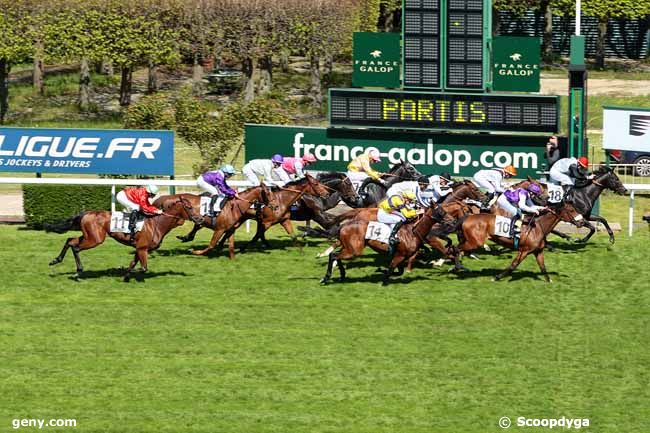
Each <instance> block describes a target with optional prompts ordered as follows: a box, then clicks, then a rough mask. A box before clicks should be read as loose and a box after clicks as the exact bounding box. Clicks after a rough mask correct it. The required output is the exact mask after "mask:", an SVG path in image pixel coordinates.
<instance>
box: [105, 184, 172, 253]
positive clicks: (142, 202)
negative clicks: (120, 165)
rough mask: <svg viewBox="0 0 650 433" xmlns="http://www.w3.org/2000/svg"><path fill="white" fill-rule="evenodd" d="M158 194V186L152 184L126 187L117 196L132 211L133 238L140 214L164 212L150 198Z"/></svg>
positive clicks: (130, 220)
mask: <svg viewBox="0 0 650 433" xmlns="http://www.w3.org/2000/svg"><path fill="white" fill-rule="evenodd" d="M156 194H158V187H157V186H156V185H153V184H151V185H147V186H146V187H143V186H141V187H128V188H124V189H123V190H122V191H120V192H118V193H117V195H116V196H115V198H116V199H117V201H118V202H119V203H120V204H121V205H122V206H124V207H125V208H126V210H127V211H128V212H130V215H129V232H130V233H131V240H133V238H134V237H135V223H136V221H137V220H138V215H140V214H141V215H144V216H152V215H160V214H161V213H163V211H162V209H158V208H157V207H156V206H153V205H152V204H151V202H150V199H151V198H153V197H154V196H155V195H156Z"/></svg>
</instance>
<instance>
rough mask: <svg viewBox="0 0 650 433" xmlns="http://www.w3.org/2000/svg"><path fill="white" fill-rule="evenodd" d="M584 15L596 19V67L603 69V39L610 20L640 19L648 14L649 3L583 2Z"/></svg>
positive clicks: (628, 0)
mask: <svg viewBox="0 0 650 433" xmlns="http://www.w3.org/2000/svg"><path fill="white" fill-rule="evenodd" d="M582 10H583V13H584V14H585V15H588V16H593V17H596V18H598V40H597V43H596V67H598V68H601V69H602V68H604V67H605V37H606V36H607V22H608V21H609V19H610V18H628V19H634V18H640V17H644V16H646V15H648V14H650V3H649V2H647V1H638V0H584V1H583V3H582Z"/></svg>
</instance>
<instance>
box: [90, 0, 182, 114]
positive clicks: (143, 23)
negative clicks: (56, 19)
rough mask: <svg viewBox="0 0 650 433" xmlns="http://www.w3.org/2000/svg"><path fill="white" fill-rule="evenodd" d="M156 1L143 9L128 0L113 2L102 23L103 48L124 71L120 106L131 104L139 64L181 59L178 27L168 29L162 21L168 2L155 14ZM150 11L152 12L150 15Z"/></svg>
mask: <svg viewBox="0 0 650 433" xmlns="http://www.w3.org/2000/svg"><path fill="white" fill-rule="evenodd" d="M153 3H154V2H152V3H151V4H149V5H145V7H142V4H131V3H129V2H128V0H124V1H123V2H122V3H112V4H109V5H108V6H107V9H106V10H105V11H104V17H103V20H102V22H101V23H100V24H99V31H100V32H101V36H102V38H103V40H102V47H103V49H104V50H105V51H106V52H107V54H106V57H107V58H110V59H111V60H112V61H113V63H114V64H115V65H117V66H119V67H120V69H121V82H120V105H122V106H127V105H129V104H130V103H131V88H132V82H133V70H134V68H135V67H136V66H138V65H149V66H150V65H152V64H153V65H160V64H173V63H175V62H177V61H178V60H179V51H178V49H177V48H178V41H179V39H180V33H179V31H178V29H176V28H166V27H164V26H163V22H162V21H161V20H160V19H159V18H160V15H159V14H160V13H163V11H167V10H166V9H165V6H166V5H168V3H162V2H161V3H158V4H157V5H158V6H160V9H155V8H154V12H151V9H148V7H153V6H152V5H153ZM148 11H149V12H148Z"/></svg>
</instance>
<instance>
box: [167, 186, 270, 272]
mask: <svg viewBox="0 0 650 433" xmlns="http://www.w3.org/2000/svg"><path fill="white" fill-rule="evenodd" d="M179 197H180V198H183V199H184V200H187V202H188V203H190V205H191V206H192V209H193V210H194V211H195V212H196V213H197V214H198V213H199V206H200V204H201V196H200V195H196V194H175V195H164V196H161V197H159V198H158V199H157V200H156V201H155V202H154V205H155V206H158V207H160V208H162V209H163V210H164V209H167V207H168V206H171V205H173V203H174V202H175V201H176V200H178V198H179ZM239 197H240V198H239V199H238V198H232V199H230V200H228V201H226V202H225V203H224V206H223V209H222V210H221V212H220V213H219V215H217V216H216V217H209V216H204V217H203V218H202V219H201V220H199V221H195V222H194V228H193V229H192V232H190V234H191V235H192V236H191V238H190V239H188V240H192V239H194V235H195V234H196V232H197V231H199V229H200V228H201V227H207V228H210V229H212V230H213V231H214V233H213V235H212V240H211V241H210V245H209V246H208V247H207V248H205V249H203V250H193V251H192V253H193V254H195V255H204V254H207V253H208V252H210V251H211V250H212V249H213V248H214V247H215V246H216V244H217V242H218V241H219V239H221V237H222V236H223V234H224V233H226V232H227V233H232V232H234V230H236V229H237V227H239V226H240V225H241V224H242V223H243V222H244V221H245V220H246V217H245V216H246V215H247V212H249V209H250V207H251V205H255V204H258V203H259V204H264V205H268V204H269V202H270V192H269V190H268V188H267V187H266V186H264V185H261V186H256V187H253V188H249V189H247V190H246V191H242V192H240V193H239ZM178 238H179V239H181V240H183V241H184V242H186V240H184V239H185V237H180V236H179V237H178ZM215 238H216V239H215ZM234 241H235V238H234V237H231V238H230V244H229V245H228V251H229V255H230V259H231V260H232V259H234V258H235V242H234Z"/></svg>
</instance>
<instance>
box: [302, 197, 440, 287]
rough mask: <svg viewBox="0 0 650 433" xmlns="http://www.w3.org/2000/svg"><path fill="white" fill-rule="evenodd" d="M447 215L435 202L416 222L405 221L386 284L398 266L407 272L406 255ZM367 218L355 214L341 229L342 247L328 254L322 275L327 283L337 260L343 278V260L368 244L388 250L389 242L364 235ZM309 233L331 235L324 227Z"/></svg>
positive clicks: (360, 251)
mask: <svg viewBox="0 0 650 433" xmlns="http://www.w3.org/2000/svg"><path fill="white" fill-rule="evenodd" d="M444 217H445V214H444V211H443V210H442V208H441V207H440V206H438V205H437V204H435V203H432V205H431V206H430V207H427V209H426V210H425V211H424V214H422V216H421V217H420V218H419V219H417V220H415V221H414V222H409V223H406V224H404V225H403V226H402V227H401V228H400V229H399V232H398V233H399V239H400V241H399V243H398V244H397V247H396V249H395V254H394V255H393V257H391V260H390V262H389V264H388V269H387V270H386V271H385V272H384V277H383V280H382V284H383V285H387V284H388V283H389V279H390V277H391V276H392V275H393V272H394V270H395V268H397V269H398V272H397V275H402V273H403V272H404V263H405V261H406V259H408V258H409V257H411V256H412V255H413V254H414V253H415V252H416V251H417V250H419V249H420V246H421V245H422V244H423V243H424V242H425V237H426V235H427V233H429V231H430V230H431V227H432V226H433V224H434V223H436V222H438V221H441V220H443V219H444ZM368 224H369V221H368V220H364V219H360V218H359V219H358V218H353V219H351V220H348V221H347V222H346V223H345V224H343V225H342V226H341V228H340V230H339V232H338V239H337V241H336V246H337V247H340V248H337V250H335V251H332V252H331V253H330V254H329V259H328V262H327V271H326V272H325V276H324V277H323V278H322V279H321V284H327V283H328V282H329V281H330V278H331V277H332V270H333V268H334V263H337V264H338V267H339V274H340V279H339V280H340V281H344V280H345V276H346V273H345V266H344V265H343V260H350V259H352V258H354V257H358V256H360V255H362V254H363V250H364V248H365V247H366V246H369V247H370V248H372V249H373V250H375V251H377V252H380V253H386V252H387V251H388V244H386V243H383V242H380V241H377V240H368V239H365V234H366V231H367V229H368ZM309 232H310V234H316V235H317V236H322V235H323V234H325V236H327V235H328V233H327V232H325V231H324V230H313V231H312V230H310V231H309Z"/></svg>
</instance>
